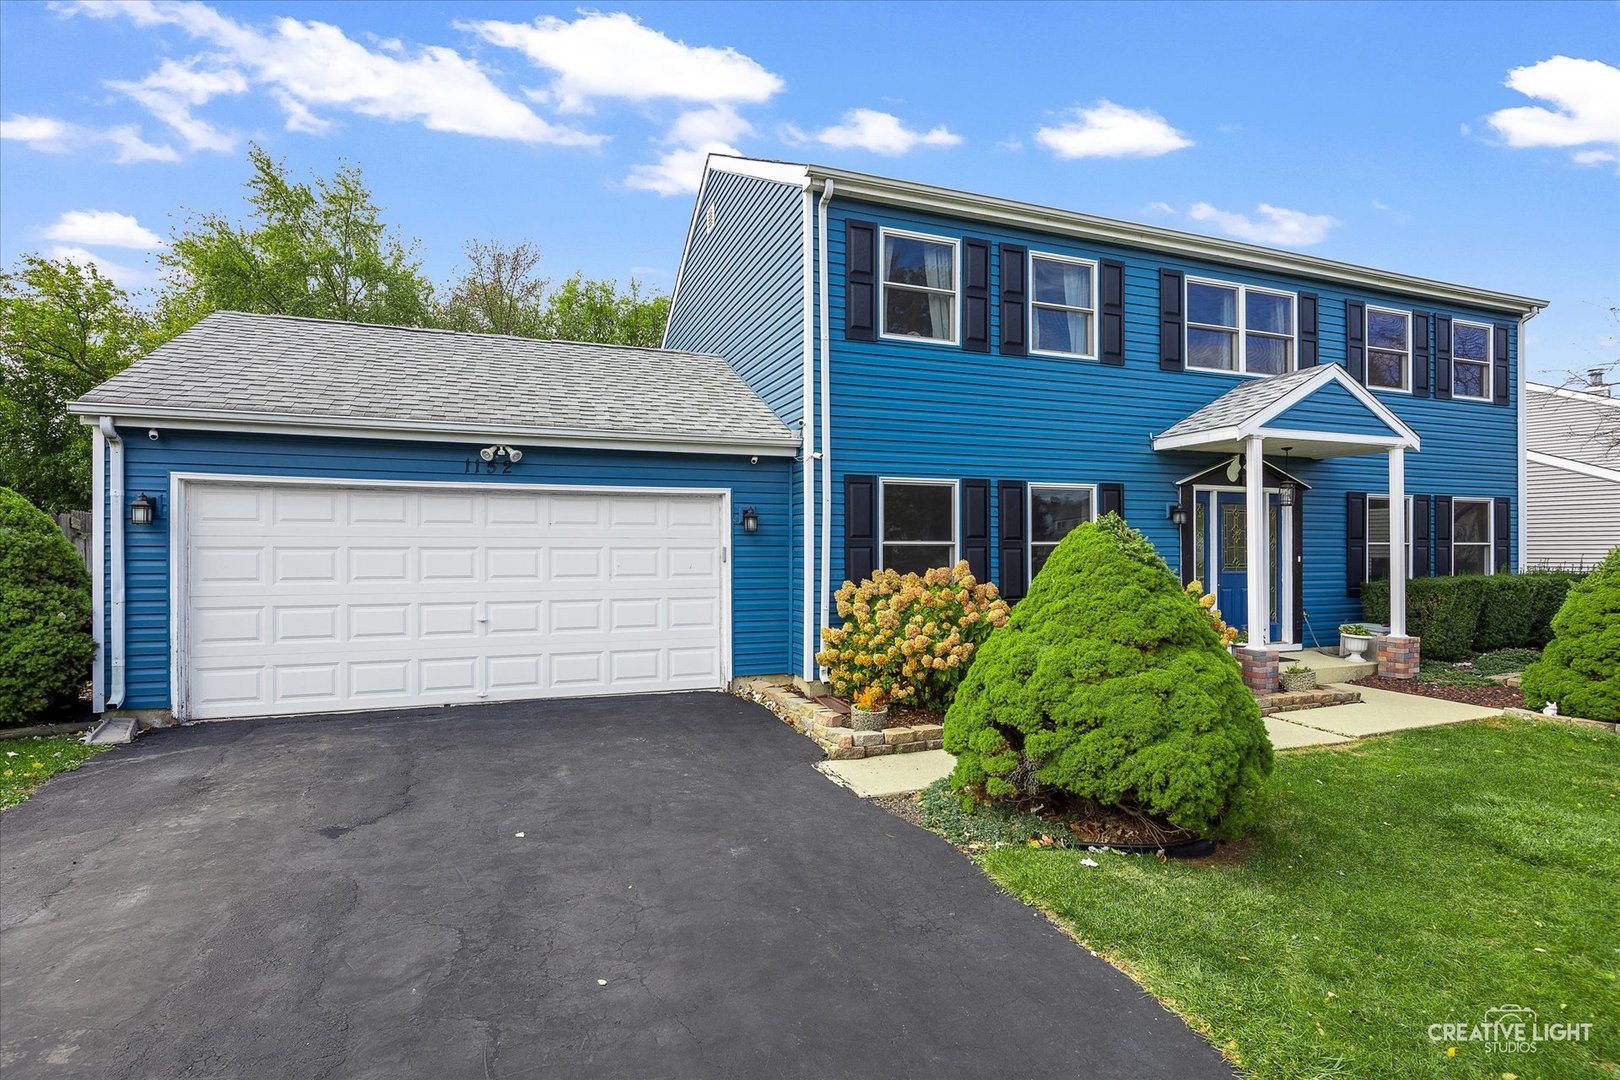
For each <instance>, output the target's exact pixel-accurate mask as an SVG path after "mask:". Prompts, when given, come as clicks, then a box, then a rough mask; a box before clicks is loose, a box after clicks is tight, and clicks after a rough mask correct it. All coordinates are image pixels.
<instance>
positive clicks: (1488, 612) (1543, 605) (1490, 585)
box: [1361, 570, 1581, 660]
mask: <svg viewBox="0 0 1620 1080" xmlns="http://www.w3.org/2000/svg"><path fill="white" fill-rule="evenodd" d="M1580 579H1581V575H1580V574H1575V573H1570V572H1568V571H1565V570H1532V571H1529V572H1528V573H1524V574H1492V575H1489V576H1485V575H1479V574H1464V575H1460V576H1457V577H1421V578H1413V579H1412V580H1411V581H1409V582H1407V585H1406V630H1407V633H1409V634H1411V635H1412V636H1414V637H1419V638H1422V639H1423V658H1424V659H1425V660H1465V659H1467V658H1468V656H1469V655H1470V654H1472V653H1476V652H1490V651H1491V650H1493V649H1539V648H1541V647H1542V646H1543V645H1546V644H1547V642H1549V641H1551V640H1552V636H1553V632H1552V620H1553V616H1554V615H1556V614H1557V613H1558V609H1559V608H1560V607H1561V606H1562V605H1563V603H1564V597H1565V595H1566V594H1567V593H1568V592H1569V588H1570V586H1571V585H1572V584H1574V583H1575V582H1577V581H1579V580H1580ZM1361 609H1362V611H1363V613H1364V614H1363V617H1364V618H1365V619H1366V620H1367V621H1368V622H1373V623H1383V624H1385V625H1388V623H1389V582H1388V581H1387V580H1379V581H1369V582H1366V583H1365V584H1364V585H1362V587H1361Z"/></svg>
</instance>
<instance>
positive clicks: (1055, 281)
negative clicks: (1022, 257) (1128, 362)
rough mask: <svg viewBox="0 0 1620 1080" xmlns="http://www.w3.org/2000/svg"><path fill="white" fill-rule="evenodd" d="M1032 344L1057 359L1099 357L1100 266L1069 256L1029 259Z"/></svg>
mask: <svg viewBox="0 0 1620 1080" xmlns="http://www.w3.org/2000/svg"><path fill="white" fill-rule="evenodd" d="M1029 281H1030V304H1029V343H1030V350H1031V351H1032V352H1038V353H1047V354H1050V355H1054V356H1079V357H1085V358H1088V359H1089V358H1091V357H1094V356H1096V355H1097V264H1096V263H1094V262H1091V261H1089V260H1087V259H1075V258H1071V257H1069V256H1067V255H1048V254H1044V253H1039V252H1031V253H1030V256H1029Z"/></svg>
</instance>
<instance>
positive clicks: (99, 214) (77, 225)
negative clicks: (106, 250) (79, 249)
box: [45, 210, 163, 250]
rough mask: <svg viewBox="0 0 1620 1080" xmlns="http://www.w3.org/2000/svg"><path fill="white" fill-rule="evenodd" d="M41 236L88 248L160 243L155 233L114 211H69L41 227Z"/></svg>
mask: <svg viewBox="0 0 1620 1080" xmlns="http://www.w3.org/2000/svg"><path fill="white" fill-rule="evenodd" d="M45 236H46V239H49V240H58V241H61V242H62V243H64V244H88V245H89V246H91V247H123V248H139V249H141V250H150V249H151V248H155V247H161V246H162V244H163V240H162V238H161V237H159V236H158V234H157V233H155V232H153V231H152V230H151V229H148V228H147V227H146V226H144V225H142V224H141V223H140V222H139V221H137V220H136V219H135V218H133V217H131V216H130V215H128V214H120V213H118V212H117V211H116V210H69V211H67V212H65V213H64V214H63V215H62V216H61V217H59V218H57V219H56V220H55V221H54V222H52V223H51V224H50V225H47V226H46V227H45Z"/></svg>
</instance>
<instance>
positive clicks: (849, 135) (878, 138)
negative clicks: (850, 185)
mask: <svg viewBox="0 0 1620 1080" xmlns="http://www.w3.org/2000/svg"><path fill="white" fill-rule="evenodd" d="M816 141H817V142H819V143H822V144H823V145H825V146H835V147H837V148H839V149H840V150H869V151H871V152H872V153H874V154H884V155H887V156H889V157H894V156H897V155H899V154H904V153H908V152H910V151H911V150H914V149H916V148H917V147H919V146H955V145H957V144H958V143H960V142H961V141H962V136H960V135H957V134H954V133H953V132H951V131H950V129H948V128H946V127H945V126H944V125H941V126H939V127H936V128H931V129H930V130H928V131H916V130H913V129H911V128H908V127H906V126H905V124H903V123H901V121H900V118H899V117H898V116H895V115H894V114H893V113H886V112H878V111H877V110H876V109H851V110H850V111H849V112H847V113H845V114H844V117H843V123H841V124H835V125H834V126H832V127H827V128H822V129H821V130H820V131H818V132H816Z"/></svg>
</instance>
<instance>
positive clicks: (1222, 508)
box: [1199, 491, 1282, 641]
mask: <svg viewBox="0 0 1620 1080" xmlns="http://www.w3.org/2000/svg"><path fill="white" fill-rule="evenodd" d="M1199 495H1200V497H1201V498H1205V499H1207V498H1209V497H1210V496H1211V495H1213V496H1214V504H1215V514H1214V518H1215V520H1214V522H1213V523H1212V531H1213V533H1214V541H1215V543H1214V553H1213V554H1214V559H1213V560H1212V561H1213V562H1214V564H1215V566H1214V569H1215V573H1214V574H1213V575H1212V576H1213V577H1214V579H1215V581H1214V591H1215V603H1216V606H1217V607H1219V608H1220V609H1221V618H1223V619H1225V620H1226V625H1228V626H1231V627H1235V628H1236V629H1238V630H1242V631H1244V632H1245V633H1246V632H1247V631H1248V628H1249V626H1248V622H1249V578H1248V571H1249V527H1248V505H1247V503H1246V501H1245V496H1244V494H1243V493H1242V492H1241V491H1218V492H1200V493H1199ZM1266 506H1267V509H1268V511H1269V513H1270V517H1271V521H1270V528H1269V529H1268V530H1267V532H1268V539H1269V540H1270V545H1269V546H1270V551H1269V552H1268V553H1267V559H1266V565H1267V569H1268V570H1269V572H1270V574H1271V590H1270V591H1271V626H1270V628H1269V629H1268V630H1267V632H1266V633H1267V640H1268V641H1280V640H1282V625H1281V618H1280V616H1279V612H1280V611H1281V610H1282V608H1281V603H1280V601H1281V598H1282V578H1281V575H1280V573H1279V572H1278V571H1279V568H1280V565H1281V562H1282V560H1281V559H1280V558H1278V550H1277V543H1278V538H1279V536H1280V535H1281V520H1280V518H1281V515H1280V512H1279V507H1278V505H1277V496H1276V495H1267V496H1266Z"/></svg>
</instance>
